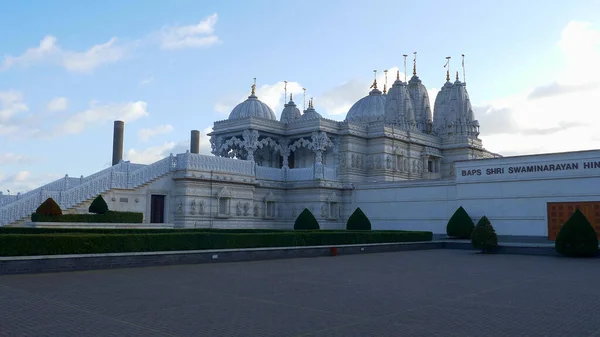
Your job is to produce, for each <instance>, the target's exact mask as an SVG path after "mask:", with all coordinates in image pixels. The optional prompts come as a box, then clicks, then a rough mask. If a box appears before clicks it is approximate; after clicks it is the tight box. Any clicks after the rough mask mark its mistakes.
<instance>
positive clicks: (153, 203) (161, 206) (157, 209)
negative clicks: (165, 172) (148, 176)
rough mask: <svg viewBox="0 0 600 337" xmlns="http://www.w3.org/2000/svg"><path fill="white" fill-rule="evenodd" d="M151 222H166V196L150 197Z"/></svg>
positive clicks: (154, 195)
mask: <svg viewBox="0 0 600 337" xmlns="http://www.w3.org/2000/svg"><path fill="white" fill-rule="evenodd" d="M150 222H151V223H163V222H165V196H164V195H156V194H153V195H152V196H151V197H150Z"/></svg>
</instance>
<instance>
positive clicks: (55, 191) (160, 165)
mask: <svg viewBox="0 0 600 337" xmlns="http://www.w3.org/2000/svg"><path fill="white" fill-rule="evenodd" d="M176 165H177V158H176V157H174V156H173V155H170V156H169V157H166V158H164V159H162V160H159V161H157V162H155V163H153V164H151V165H140V164H133V165H132V164H131V163H129V162H121V163H119V164H117V165H114V166H111V167H109V168H106V169H104V170H102V171H100V172H97V173H94V174H92V175H90V176H88V177H85V178H72V179H68V177H65V178H61V179H59V180H57V181H54V182H51V183H49V184H46V185H44V186H42V187H39V188H36V189H34V190H32V191H29V192H27V193H24V194H22V195H20V196H19V197H18V198H14V199H12V200H11V202H8V203H6V204H4V205H2V206H0V225H1V226H3V225H6V224H9V223H11V222H13V221H17V220H19V219H22V218H24V217H26V216H28V215H29V214H31V213H33V212H34V211H35V209H36V208H37V207H38V206H39V205H40V204H41V203H42V202H44V200H46V199H47V198H50V197H51V198H53V199H54V200H55V201H56V202H57V203H58V204H59V206H60V207H61V208H62V209H68V208H70V207H73V206H74V205H76V204H78V203H80V202H82V201H85V200H88V199H90V198H92V197H94V196H96V195H98V194H100V193H102V192H105V191H107V190H109V189H111V188H135V187H138V186H140V185H143V184H145V183H148V182H150V181H152V180H154V179H156V178H158V177H160V176H162V175H164V174H166V173H168V172H170V171H172V170H174V169H175V168H176ZM76 180H77V181H78V183H77V182H76ZM71 184H76V185H74V186H71ZM2 199H3V200H4V198H2Z"/></svg>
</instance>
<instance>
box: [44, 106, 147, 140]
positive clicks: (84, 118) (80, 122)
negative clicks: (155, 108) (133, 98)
mask: <svg viewBox="0 0 600 337" xmlns="http://www.w3.org/2000/svg"><path fill="white" fill-rule="evenodd" d="M146 116H148V111H147V103H146V102H144V101H137V102H131V103H120V104H107V105H99V104H97V103H96V102H92V103H91V104H90V108H89V109H88V110H85V111H82V112H79V113H76V114H74V115H72V116H71V117H69V118H67V120H66V121H65V122H64V123H62V124H60V125H59V126H58V127H57V128H56V129H55V131H56V133H58V134H65V133H66V134H77V133H80V132H81V131H83V130H84V129H85V128H86V127H87V126H88V125H91V124H98V123H105V122H109V121H113V120H122V121H123V122H125V123H127V122H131V121H135V120H137V119H139V118H142V117H146Z"/></svg>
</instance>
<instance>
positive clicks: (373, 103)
mask: <svg viewBox="0 0 600 337" xmlns="http://www.w3.org/2000/svg"><path fill="white" fill-rule="evenodd" d="M374 87H375V88H374V89H373V90H371V92H369V95H368V96H365V97H363V98H361V99H360V100H358V102H356V103H354V105H352V107H351V108H350V110H349V111H348V114H347V115H346V120H347V121H350V122H358V123H360V122H363V123H364V122H372V121H378V120H383V118H384V116H385V100H386V96H385V95H382V94H381V91H379V89H377V86H376V84H375V83H374Z"/></svg>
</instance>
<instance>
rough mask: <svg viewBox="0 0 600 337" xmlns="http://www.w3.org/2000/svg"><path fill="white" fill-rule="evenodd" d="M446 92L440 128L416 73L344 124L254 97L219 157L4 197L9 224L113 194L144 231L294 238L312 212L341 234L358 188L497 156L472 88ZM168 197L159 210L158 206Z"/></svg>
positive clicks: (178, 160)
mask: <svg viewBox="0 0 600 337" xmlns="http://www.w3.org/2000/svg"><path fill="white" fill-rule="evenodd" d="M415 71H416V70H415ZM374 87H375V89H374V90H377V86H376V83H374ZM444 88H446V89H444V91H443V93H441V94H438V97H437V98H436V109H437V106H439V107H440V108H439V111H440V115H439V118H438V120H437V121H436V118H437V117H436V116H437V112H436V115H433V121H432V112H431V104H430V102H429V97H428V95H427V91H426V89H425V88H424V86H423V85H422V84H421V82H420V80H418V77H416V73H415V76H413V78H412V79H411V81H410V82H409V83H403V82H402V81H400V80H399V79H397V80H396V82H394V86H393V87H392V88H390V92H389V93H388V94H386V93H385V90H384V92H383V93H381V92H375V91H373V92H371V94H370V95H368V96H367V97H365V98H363V99H361V100H360V101H359V102H357V104H355V106H354V107H353V108H352V109H350V112H349V114H348V117H347V118H346V120H344V121H333V120H329V119H326V118H323V117H322V116H321V115H320V114H319V113H317V111H316V109H315V106H314V102H313V101H312V100H311V101H310V103H309V107H308V109H307V110H305V111H303V112H300V111H299V110H298V109H297V108H296V105H295V103H294V102H293V101H292V99H291V97H290V101H289V102H288V103H287V104H286V105H285V108H284V111H283V112H282V115H285V118H282V119H280V120H277V118H276V117H275V114H274V113H273V112H272V110H271V109H270V108H269V107H268V106H267V105H266V104H264V103H262V102H260V100H259V99H258V97H257V96H256V94H255V92H254V91H253V92H252V94H251V95H250V96H249V97H248V100H246V101H244V102H242V103H240V104H239V105H238V106H237V107H236V108H235V109H234V110H233V111H232V113H231V115H230V117H229V118H228V119H227V120H224V121H217V122H215V123H214V127H213V132H212V133H211V134H210V144H211V152H212V154H213V156H205V155H199V154H194V153H189V151H188V152H187V153H181V154H177V155H170V156H169V157H167V158H164V159H163V160H160V161H158V162H156V163H154V164H151V165H138V164H132V163H129V162H123V161H121V162H120V163H119V164H117V165H115V166H112V167H110V168H108V169H106V170H103V171H100V172H98V173H96V174H94V175H91V176H89V177H86V178H83V177H81V178H69V177H68V176H67V177H65V178H64V179H60V180H58V181H56V182H53V183H51V184H48V185H46V186H43V187H41V188H39V189H36V190H34V191H31V192H28V193H25V194H24V195H19V196H16V197H15V196H10V199H9V198H7V197H3V196H0V211H1V213H0V221H1V224H2V225H4V224H9V223H13V222H15V221H18V220H20V219H23V218H24V217H26V216H28V215H29V214H30V213H31V212H32V211H33V210H35V208H37V206H38V205H39V204H40V203H41V202H42V201H43V200H45V198H47V197H53V198H54V199H55V200H57V202H59V204H60V205H61V207H62V208H63V209H65V210H67V209H70V208H72V207H73V206H75V205H77V204H80V203H81V202H83V201H86V200H88V199H89V198H92V197H93V196H95V195H97V194H110V195H111V199H112V198H115V199H114V200H112V203H113V206H114V207H117V208H119V207H122V206H123V205H122V204H120V203H119V202H118V201H117V200H120V198H130V197H131V198H132V200H133V198H136V200H139V202H136V203H135V204H134V206H135V205H137V206H135V207H134V206H128V207H133V208H131V209H135V210H141V211H143V212H144V213H145V220H144V221H145V222H151V221H155V220H156V219H157V218H156V217H157V216H158V215H157V214H159V215H160V216H158V218H160V221H163V222H168V223H173V224H174V225H176V226H178V227H268V228H289V227H291V226H292V225H293V222H294V220H295V217H296V216H297V215H298V214H299V213H300V212H301V211H302V210H303V209H304V208H308V209H310V210H311V211H312V212H313V214H314V215H315V216H316V217H317V218H318V219H319V221H320V222H321V226H322V227H323V228H340V227H343V226H344V225H345V222H346V220H347V217H348V216H349V215H350V214H349V213H351V212H352V211H353V210H352V209H350V206H349V205H350V204H351V198H352V193H353V192H352V190H353V188H354V187H353V186H354V184H359V183H373V182H378V183H385V182H390V181H410V180H421V181H433V180H443V179H453V178H454V169H453V167H454V162H456V161H461V160H471V159H477V158H491V157H496V156H497V155H495V154H493V153H490V152H488V151H487V150H485V149H484V148H483V146H482V144H481V140H480V139H479V138H478V134H479V126H478V123H477V121H476V120H474V116H473V114H472V109H471V107H470V103H469V97H468V94H467V92H466V87H465V85H464V84H463V83H460V82H455V83H454V84H452V83H449V82H447V83H446V84H444ZM253 90H254V89H253ZM438 103H439V104H438ZM457 104H460V107H459V106H458V105H457ZM286 109H287V110H286ZM284 112H285V113H284ZM159 178H160V181H161V184H162V185H160V186H159V187H157V185H156V184H157V182H156V179H159ZM161 196H162V197H161ZM161 198H164V208H163V209H162V210H160V212H159V211H156V210H155V209H154V208H156V207H158V206H156V205H158V204H160V203H157V201H153V200H159V199H161ZM161 200H162V199H161ZM123 207H124V206H123Z"/></svg>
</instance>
